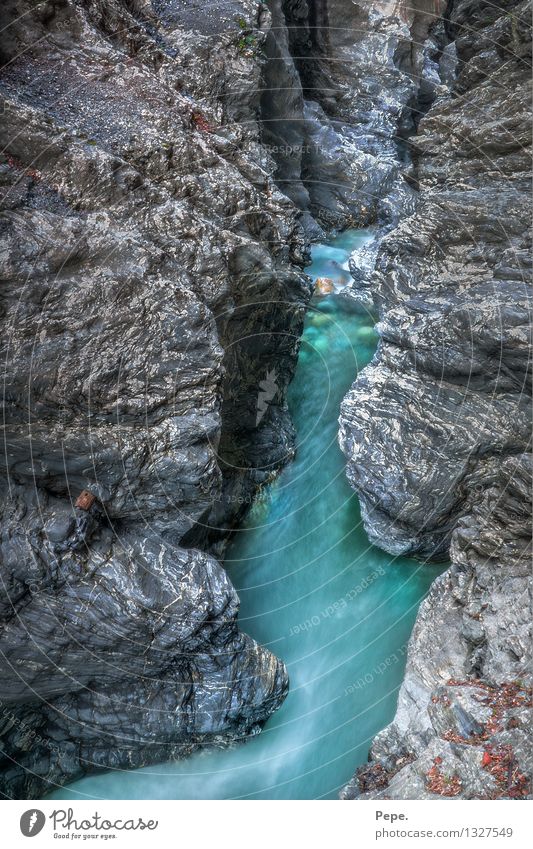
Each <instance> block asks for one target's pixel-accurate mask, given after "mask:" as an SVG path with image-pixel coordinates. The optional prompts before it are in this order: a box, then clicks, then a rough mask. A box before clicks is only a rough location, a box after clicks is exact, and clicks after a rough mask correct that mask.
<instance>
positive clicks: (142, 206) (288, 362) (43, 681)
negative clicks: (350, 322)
mask: <svg viewBox="0 0 533 849" xmlns="http://www.w3.org/2000/svg"><path fill="white" fill-rule="evenodd" d="M3 18H4V20H3V27H5V28H4V29H3V35H2V42H1V45H0V50H1V63H2V66H3V68H2V72H1V75H0V89H1V94H2V110H3V118H4V121H3V122H2V130H1V132H2V142H1V149H2V151H3V154H2V158H1V160H0V178H1V183H2V189H3V209H2V213H1V222H2V224H1V226H2V238H3V245H4V251H3V253H2V256H1V272H0V273H1V276H2V294H1V311H2V319H3V324H4V328H5V333H4V334H3V343H2V345H3V347H2V361H3V373H4V384H3V397H2V400H3V416H4V418H3V438H4V442H3V450H2V452H1V460H0V462H1V465H2V483H1V488H2V513H1V519H0V551H1V554H2V565H1V575H2V582H3V587H4V593H5V595H4V602H3V609H2V614H1V616H2V619H1V634H0V669H1V677H2V682H3V685H2V705H1V707H2V712H1V715H0V734H1V739H2V752H3V755H2V760H1V764H0V770H1V792H2V793H3V794H4V795H5V796H7V797H12V798H13V797H14V798H24V797H36V796H40V795H43V794H44V793H45V792H46V791H47V789H50V787H53V786H54V784H61V783H63V782H65V781H69V780H73V779H75V778H77V777H80V776H81V775H83V774H84V773H85V772H87V771H90V770H93V769H96V768H106V767H113V768H121V769H123V768H129V767H137V766H142V765H143V764H147V763H150V762H153V761H163V760H167V759H169V758H173V757H181V756H183V755H185V754H187V753H188V752H190V751H191V750H192V749H194V748H195V747H197V746H199V745H207V744H222V743H227V742H229V741H232V740H241V739H245V738H246V737H247V735H249V734H254V733H256V732H257V730H258V729H259V728H260V726H261V724H262V723H263V722H264V721H265V720H266V719H267V718H268V716H269V715H270V714H271V713H272V711H273V710H275V709H276V707H277V706H279V704H280V703H281V701H282V700H283V698H284V695H285V693H286V689H287V674H286V671H285V669H284V667H283V664H282V663H281V662H280V661H278V660H277V659H276V658H275V657H273V655H271V654H270V652H268V651H266V650H265V649H263V648H261V647H259V646H257V645H256V644H255V643H254V642H253V641H252V640H250V639H249V638H248V637H246V636H245V635H243V634H241V633H240V632H239V631H238V628H237V624H236V617H237V611H238V599H237V596H236V594H235V591H234V589H233V588H232V586H231V584H230V582H229V580H228V578H227V576H226V574H225V572H224V570H223V568H222V566H221V565H220V563H219V561H218V560H216V559H215V557H214V556H213V554H214V553H217V552H219V551H221V550H222V545H223V539H224V538H225V536H227V533H228V530H229V529H230V528H231V526H232V525H233V523H234V522H235V521H236V520H237V518H238V515H239V513H240V512H242V510H243V503H246V499H247V498H249V495H250V493H251V492H253V491H254V488H256V487H257V486H258V485H259V484H260V483H261V482H262V481H263V480H265V479H266V477H268V476H269V475H271V474H272V473H273V472H274V471H275V470H276V469H277V468H279V466H280V465H281V464H282V463H283V462H285V461H286V459H287V457H288V456H290V454H291V451H292V442H291V436H292V429H291V424H290V421H289V417H288V413H287V410H286V405H285V388H286V386H287V383H288V381H289V380H290V377H291V375H292V371H293V368H294V365H295V360H296V355H297V349H298V338H299V335H300V332H301V326H302V321H303V313H304V309H305V305H306V302H307V300H308V298H309V296H310V286H309V282H308V279H307V278H306V276H305V275H304V274H303V273H302V271H301V269H302V266H303V264H304V261H305V258H306V245H305V240H304V236H303V231H302V227H301V224H300V222H299V215H298V213H297V210H295V208H294V206H293V205H292V203H291V202H290V201H289V200H288V199H287V198H286V197H285V196H284V195H283V194H282V193H280V192H279V190H278V189H277V188H276V186H275V185H274V183H273V181H272V178H271V172H272V171H273V168H274V164H273V161H272V160H271V159H270V158H269V157H265V156H264V155H263V151H262V148H261V147H260V117H261V106H260V81H261V75H262V66H263V53H262V45H263V42H264V39H265V37H266V35H265V33H266V31H268V29H269V27H270V25H271V24H270V17H269V15H268V13H267V10H266V9H265V8H264V7H263V6H258V5H257V4H256V3H253V2H235V3H232V4H228V3H218V4H217V3H210V4H209V5H208V8H206V7H205V4H201V3H190V2H187V3H185V2H158V3H148V2H140V0H138V1H137V2H126V0H124V2H122V0H97V2H85V0H50V2H45V3H39V4H35V3H31V2H26V1H25V0H13V1H12V2H10V3H8V4H5V6H4V8H3ZM273 370H274V371H275V387H274V392H273V393H271V394H270V397H269V403H268V404H267V405H266V406H265V408H264V409H262V416H261V417H260V418H259V416H258V415H257V413H258V403H259V397H260V391H261V390H260V384H261V381H263V380H264V379H265V377H266V375H267V374H268V373H271V372H272V371H273ZM83 491H87V492H88V495H82V497H81V499H80V500H78V499H79V497H80V494H81V493H83ZM199 546H201V547H202V548H203V550H199ZM205 551H208V552H209V553H204V552H205Z"/></svg>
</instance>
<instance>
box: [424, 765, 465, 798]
mask: <svg viewBox="0 0 533 849" xmlns="http://www.w3.org/2000/svg"><path fill="white" fill-rule="evenodd" d="M441 763H442V758H441V757H436V758H434V759H433V766H432V767H431V769H430V770H428V772H426V787H427V789H428V790H429V792H430V793H436V794H437V795H438V796H458V795H459V793H460V792H461V790H462V789H463V783H462V781H461V779H460V778H459V776H458V775H443V774H442V773H441V771H440V768H439V767H440V765H441Z"/></svg>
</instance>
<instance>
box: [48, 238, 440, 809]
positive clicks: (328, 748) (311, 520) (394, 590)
mask: <svg viewBox="0 0 533 849" xmlns="http://www.w3.org/2000/svg"><path fill="white" fill-rule="evenodd" d="M369 238H371V234H370V233H368V232H367V231H347V232H346V233H344V234H342V235H341V236H340V237H338V238H337V239H336V240H334V241H333V242H332V243H330V244H329V245H317V246H315V248H314V250H313V264H312V266H311V267H310V269H309V271H310V273H311V274H312V275H313V276H315V277H317V276H322V275H324V274H325V273H326V271H325V269H327V268H328V267H329V266H328V263H331V262H332V260H334V261H335V262H337V263H340V265H342V263H343V262H344V263H346V260H347V257H348V254H349V251H350V249H353V248H355V247H360V246H361V245H362V244H364V243H365V242H366V241H368V240H369ZM335 252H336V253H335ZM343 256H344V259H343ZM376 342H377V338H376V335H375V332H374V330H373V327H372V321H371V319H370V318H366V317H362V316H358V315H356V314H354V313H353V312H351V311H350V310H349V309H347V308H346V304H345V302H344V301H343V298H342V297H338V296H335V295H332V296H328V297H326V298H322V299H320V300H316V301H315V302H314V303H313V306H312V308H311V309H310V311H309V314H308V317H307V321H306V326H305V332H304V335H303V341H302V348H301V353H300V357H299V360H298V367H297V371H296V375H295V378H294V381H293V383H292V385H291V387H290V392H289V403H290V408H291V411H292V414H293V418H294V422H295V426H296V430H297V454H296V459H295V461H294V462H293V463H291V464H290V465H289V466H287V467H286V468H285V469H284V471H283V472H282V473H281V475H280V476H279V477H278V478H277V480H276V481H275V482H274V483H273V484H271V485H270V486H269V487H268V488H267V489H265V490H264V491H263V493H261V495H260V497H259V498H258V499H257V502H256V503H255V504H254V506H253V507H252V509H251V510H250V513H249V515H248V517H247V519H246V521H245V523H244V524H243V526H242V527H241V529H240V530H239V531H238V532H237V534H236V535H235V539H234V541H233V542H232V544H231V546H230V548H229V550H228V557H227V561H226V566H227V568H228V571H229V573H230V576H231V578H232V580H233V583H234V584H235V586H236V588H237V590H238V593H239V596H240V598H241V614H240V624H241V628H242V630H244V631H247V632H248V633H249V634H251V635H252V636H253V637H254V638H255V639H257V640H258V641H259V642H261V643H263V645H265V646H268V647H269V648H270V649H271V650H272V651H273V652H275V653H276V654H277V655H278V656H279V657H281V658H282V659H283V660H284V661H285V663H286V665H287V667H288V670H289V675H290V680H291V689H290V693H289V695H288V697H287V699H286V701H285V703H284V704H283V706H282V708H281V709H280V710H279V711H278V712H277V713H276V714H275V715H274V716H273V717H272V718H271V719H270V720H269V722H268V723H267V725H266V726H265V728H264V730H263V732H262V733H261V734H260V735H258V736H256V737H254V738H252V739H251V740H250V741H249V742H248V743H247V744H246V745H241V746H236V747H234V748H232V749H229V750H219V751H213V750H209V751H205V752H201V753H198V754H196V755H194V756H193V757H191V758H189V759H188V760H186V761H182V762H178V763H165V764H159V765H157V766H152V767H148V768H145V769H141V770H136V771H134V772H112V773H106V774H100V775H97V776H91V777H88V778H85V779H83V780H81V781H78V782H76V783H74V784H72V785H70V787H69V788H65V789H62V790H59V791H57V792H56V793H54V794H53V795H52V797H51V798H56V799H76V798H86V797H87V796H92V797H99V798H103V799H241V798H247V799H316V798H335V797H336V795H337V793H338V790H339V788H340V787H341V786H342V785H343V784H344V783H345V782H346V781H348V779H349V778H350V777H351V775H352V774H353V772H354V769H355V767H356V766H357V765H359V764H361V763H363V762H364V761H365V760H366V757H367V753H368V747H369V744H370V741H371V739H372V737H373V736H374V735H375V734H376V732H377V731H379V730H380V729H381V728H383V727H384V726H385V725H386V724H387V723H388V722H389V721H390V720H391V719H392V717H393V714H394V709H395V704H396V698H397V692H398V687H399V685H400V683H401V680H402V675H403V670H404V665H405V649H406V643H407V640H408V638H409V634H410V632H411V629H412V626H413V623H414V619H415V616H416V612H417V608H418V605H419V603H420V601H421V599H422V598H423V596H424V595H425V593H426V592H427V590H428V588H429V585H430V583H431V581H432V579H433V578H434V577H435V576H436V574H437V570H436V568H435V567H428V566H424V565H421V564H419V563H417V562H416V561H414V560H408V559H405V558H397V557H392V556H391V555H389V554H386V553H384V552H382V551H380V550H378V549H377V548H374V547H373V546H371V545H369V543H368V539H367V536H366V534H365V532H364V529H363V527H362V525H361V520H360V513H359V505H358V501H357V497H356V496H355V495H354V494H353V492H352V491H351V489H350V487H349V485H348V483H347V481H346V478H345V474H344V458H343V455H342V453H341V451H340V449H339V447H338V444H337V430H338V422H337V418H338V414H339V405H340V402H341V399H342V397H343V396H344V394H345V393H346V391H347V390H348V389H349V387H350V385H351V383H352V381H353V379H354V377H355V375H356V373H357V371H358V370H360V369H361V368H363V367H364V366H365V365H366V364H367V363H368V362H369V361H370V359H371V358H372V356H373V354H374V351H375V347H376Z"/></svg>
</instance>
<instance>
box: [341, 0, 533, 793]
mask: <svg viewBox="0 0 533 849" xmlns="http://www.w3.org/2000/svg"><path fill="white" fill-rule="evenodd" d="M444 29H445V34H446V39H447V42H448V44H447V46H446V47H445V48H444V49H443V50H442V52H441V57H442V58H446V60H447V61H448V59H449V58H450V55H451V54H452V51H453V54H455V56H456V60H457V63H456V73H455V75H454V78H453V79H452V80H451V81H450V80H449V79H448V85H449V87H450V91H449V92H448V93H446V92H437V98H436V100H435V101H434V102H433V104H432V105H430V106H429V110H428V109H424V110H422V109H421V110H420V112H421V113H422V117H421V119H420V120H418V121H416V127H415V128H414V129H416V134H415V135H414V136H413V135H412V136H411V137H410V138H408V145H409V150H410V154H411V157H412V163H413V166H412V180H413V181H414V182H415V184H416V186H417V187H418V192H419V194H418V201H417V206H416V210H415V212H414V214H412V215H411V216H408V217H406V218H405V219H404V220H403V221H402V222H401V223H400V224H399V226H397V227H396V228H395V229H393V230H392V231H391V232H389V233H388V235H386V236H385V237H384V238H383V240H382V241H381V243H380V247H379V251H378V254H377V259H376V265H375V273H374V274H373V276H372V279H371V281H370V284H371V285H370V288H371V290H372V294H373V298H374V303H375V306H376V308H377V309H378V310H379V314H380V321H379V324H378V330H379V333H380V337H381V339H380V344H379V349H378V352H377V355H376V357H375V358H374V361H373V363H372V364H371V365H370V366H369V367H368V368H367V369H365V370H364V372H363V373H362V374H361V376H360V377H359V379H358V380H357V381H356V383H355V384H354V385H353V387H352V389H351V391H350V392H349V394H348V395H347V396H346V398H345V400H344V403H343V405H342V411H341V419H340V424H341V429H340V442H341V446H342V448H343V450H344V452H345V454H346V457H347V461H348V466H347V468H348V476H349V479H350V481H351V483H352V485H353V486H354V487H355V488H356V489H357V491H358V493H359V496H360V499H361V507H362V514H363V517H364V522H365V527H366V529H367V531H368V534H369V536H370V538H371V540H372V541H373V542H375V543H376V544H377V545H379V546H381V547H383V548H385V549H386V550H388V551H390V552H392V553H398V554H400V553H401V554H410V555H415V556H417V557H421V558H424V559H448V558H449V559H451V563H452V565H451V567H450V568H449V569H448V571H446V572H445V573H444V574H443V575H442V576H441V577H440V578H439V579H438V580H437V581H436V582H435V584H434V585H433V586H432V588H431V590H430V592H429V595H428V597H427V599H426V601H425V602H424V604H423V605H422V608H421V610H420V613H419V616H418V620H417V624H416V627H415V630H414V633H413V636H412V638H411V642H410V647H409V657H408V664H407V671H406V676H405V680H404V683H403V686H402V688H401V691H400V696H399V703H398V711H397V714H396V717H395V719H394V721H393V723H392V724H391V725H390V726H389V727H388V728H387V729H385V730H384V731H383V732H382V733H381V734H380V735H378V737H377V738H376V740H375V741H374V744H373V746H372V749H371V753H370V760H369V764H368V765H367V766H365V767H362V768H361V769H360V770H358V772H357V773H356V775H355V777H354V779H353V780H352V782H351V783H350V784H349V785H348V786H347V787H346V788H345V790H344V791H343V794H342V795H343V797H344V798H368V797H372V798H439V797H460V798H522V797H524V796H526V795H528V794H529V793H530V792H531V777H530V776H531V763H530V757H531V755H530V751H528V745H527V743H528V737H527V727H528V726H527V723H528V719H529V722H530V721H531V719H530V717H531V706H532V702H531V689H530V687H529V685H530V683H531V680H530V670H531V634H530V631H529V622H530V619H531V615H530V592H531V583H530V568H529V567H530V555H531V525H530V522H531V455H530V454H528V453H527V452H528V450H530V435H531V416H530V394H531V371H530V367H531V338H530V328H531V303H532V302H531V290H530V239H529V233H528V231H527V222H528V221H529V220H530V207H529V177H530V167H531V166H530V153H529V150H528V145H529V142H530V136H529V103H530V96H529V94H530V93H529V89H530V56H531V29H530V4H529V3H528V2H514V0H509V2H500V3H498V4H497V5H494V4H488V3H484V2H479V0H453V2H451V3H450V4H449V5H448V9H447V11H446V14H445V16H444ZM443 75H444V71H443ZM529 750H530V746H529Z"/></svg>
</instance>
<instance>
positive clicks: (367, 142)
mask: <svg viewBox="0 0 533 849" xmlns="http://www.w3.org/2000/svg"><path fill="white" fill-rule="evenodd" d="M444 5H445V4H444V3H443V2H441V0H415V2H410V3H407V2H404V0H398V1H397V2H391V3H384V4H383V3H380V4H376V3H374V2H372V0H360V2H357V3H354V2H347V0H328V2H322V0H290V1H289V0H270V2H269V3H268V6H269V8H270V9H271V10H272V19H273V24H274V25H273V28H272V30H271V32H270V33H269V35H268V37H267V39H266V43H265V50H266V53H267V56H268V62H267V64H266V66H265V72H264V91H263V96H262V109H263V136H262V138H263V143H264V145H265V147H266V148H267V149H268V150H270V152H271V153H272V155H273V157H274V159H275V161H276V165H277V168H276V171H275V179H276V182H277V183H278V185H279V187H280V189H281V190H282V191H284V192H285V193H286V194H287V195H288V196H289V197H290V198H292V200H293V201H294V202H295V203H296V205H297V206H298V207H299V208H300V209H302V210H303V212H304V213H305V217H304V224H305V225H306V226H307V229H308V232H309V233H310V234H311V235H312V236H317V235H320V229H318V228H323V229H325V230H331V229H333V228H335V229H339V228H343V227H347V226H350V225H351V226H365V225H367V224H370V223H375V222H376V221H379V222H380V224H381V225H382V226H387V225H390V223H394V222H396V221H397V220H398V217H399V216H400V215H401V214H402V210H403V209H404V208H406V209H409V208H411V207H412V191H411V188H410V185H409V181H410V175H409V173H408V171H409V163H408V162H407V160H405V161H404V159H403V158H402V156H399V146H400V145H401V143H402V137H403V135H405V134H407V133H408V132H409V131H410V128H411V126H412V125H413V123H414V122H415V121H416V117H417V114H418V112H419V111H420V109H421V108H422V106H421V104H422V103H423V102H424V99H425V101H427V102H430V101H431V98H432V97H433V96H434V95H435V92H436V91H438V90H440V89H441V88H442V87H443V86H444V87H445V85H446V84H445V81H443V80H442V79H441V78H440V77H439V75H438V74H437V71H436V68H437V64H436V59H437V58H438V57H439V56H440V54H441V52H442V49H443V47H444V44H445V43H446V42H447V36H446V34H445V32H444V29H443V27H442V26H441V27H440V29H438V27H437V26H436V22H437V21H438V18H439V14H440V11H441V9H442V8H443V7H444ZM421 81H422V82H421ZM399 125H401V129H400V130H399ZM317 225H318V228H317Z"/></svg>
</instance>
